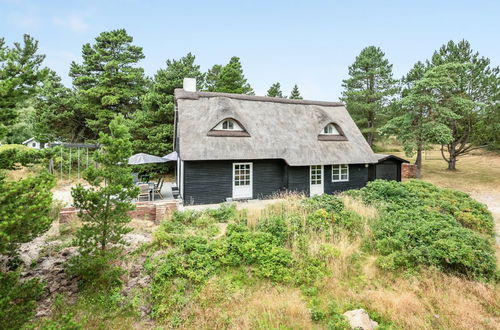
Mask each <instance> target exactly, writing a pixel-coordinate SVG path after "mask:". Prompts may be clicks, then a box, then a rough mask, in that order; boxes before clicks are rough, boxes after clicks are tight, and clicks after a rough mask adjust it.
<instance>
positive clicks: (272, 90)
mask: <svg viewBox="0 0 500 330" xmlns="http://www.w3.org/2000/svg"><path fill="white" fill-rule="evenodd" d="M267 96H270V97H280V98H283V97H284V96H283V92H282V91H281V85H280V83H279V82H277V83H274V84H272V85H271V87H269V89H268V90H267Z"/></svg>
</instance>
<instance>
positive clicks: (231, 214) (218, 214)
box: [205, 203, 237, 222]
mask: <svg viewBox="0 0 500 330" xmlns="http://www.w3.org/2000/svg"><path fill="white" fill-rule="evenodd" d="M205 213H206V214H208V215H210V216H211V217H212V218H214V219H215V220H216V221H218V222H228V221H229V220H235V219H236V217H237V212H236V204H228V203H224V204H221V205H220V206H219V207H218V208H216V209H210V210H206V211H205Z"/></svg>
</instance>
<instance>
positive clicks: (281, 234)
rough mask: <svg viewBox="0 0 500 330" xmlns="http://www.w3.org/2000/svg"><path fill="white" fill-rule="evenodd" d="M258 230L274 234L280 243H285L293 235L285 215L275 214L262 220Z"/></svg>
mask: <svg viewBox="0 0 500 330" xmlns="http://www.w3.org/2000/svg"><path fill="white" fill-rule="evenodd" d="M257 230H259V231H262V232H264V233H269V234H271V235H273V236H274V237H275V238H276V239H277V240H278V242H279V244H281V245H283V244H285V243H286V242H287V241H288V240H289V238H290V235H291V232H290V228H289V226H288V224H287V221H286V220H285V217H284V216H283V215H274V216H270V217H268V218H265V219H263V220H260V221H259V223H258V225H257Z"/></svg>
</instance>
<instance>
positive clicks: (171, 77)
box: [131, 53, 204, 166]
mask: <svg viewBox="0 0 500 330" xmlns="http://www.w3.org/2000/svg"><path fill="white" fill-rule="evenodd" d="M186 77H190V78H196V83H197V88H198V89H201V87H202V85H203V80H204V76H203V74H202V73H201V71H200V66H199V65H196V64H195V56H194V55H192V54H191V53H188V54H187V55H186V56H184V57H182V58H181V59H179V60H167V67H166V68H165V69H160V70H158V72H157V73H156V75H155V77H154V79H153V83H152V85H151V87H150V89H149V91H148V92H147V93H146V94H145V95H144V96H143V97H142V99H141V103H142V109H141V110H140V111H137V112H136V113H134V115H133V116H132V129H131V133H132V136H133V138H134V139H133V148H134V151H135V152H146V153H151V154H154V155H161V156H163V155H165V154H167V153H169V152H171V151H172V145H173V135H174V131H173V129H174V90H175V89H176V88H182V83H183V80H184V78H186ZM162 166H164V165H162Z"/></svg>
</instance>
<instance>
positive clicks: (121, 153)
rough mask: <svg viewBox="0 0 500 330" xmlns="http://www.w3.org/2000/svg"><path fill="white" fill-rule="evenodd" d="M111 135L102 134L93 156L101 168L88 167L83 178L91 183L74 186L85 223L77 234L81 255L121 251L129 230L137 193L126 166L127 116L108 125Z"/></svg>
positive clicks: (129, 152)
mask: <svg viewBox="0 0 500 330" xmlns="http://www.w3.org/2000/svg"><path fill="white" fill-rule="evenodd" d="M109 130H110V134H105V133H102V132H101V133H100V134H99V135H100V138H99V145H100V149H99V150H98V151H97V153H96V154H95V155H94V160H95V161H96V162H97V163H98V164H99V167H89V168H88V169H87V170H86V171H85V173H84V178H85V180H86V181H87V182H88V183H89V184H90V186H91V187H90V188H85V187H84V186H83V185H81V184H78V185H77V186H76V187H75V188H73V189H72V191H71V195H72V196H73V200H74V202H73V205H74V206H75V207H76V208H78V209H79V210H80V213H79V216H80V218H81V220H82V222H83V226H82V227H81V228H80V229H79V230H78V231H77V233H76V242H77V244H78V246H79V248H80V253H81V254H82V256H84V257H85V256H97V255H100V256H103V255H106V254H107V252H108V250H110V249H113V250H118V249H119V245H120V244H123V243H124V241H123V235H125V234H126V233H128V232H130V230H131V229H130V228H128V227H127V226H126V225H127V223H129V222H130V217H129V216H128V214H127V212H128V211H130V210H132V209H133V208H134V207H133V205H132V204H131V202H130V200H131V199H132V198H135V197H136V196H137V194H138V190H137V187H136V186H135V185H134V181H133V178H132V175H131V168H130V167H128V166H124V164H126V163H127V160H128V158H129V157H130V156H131V155H132V142H131V141H130V134H129V130H128V127H127V125H126V124H125V119H124V118H123V116H122V115H117V116H116V117H115V118H114V119H113V120H112V121H111V123H110V124H109Z"/></svg>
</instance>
